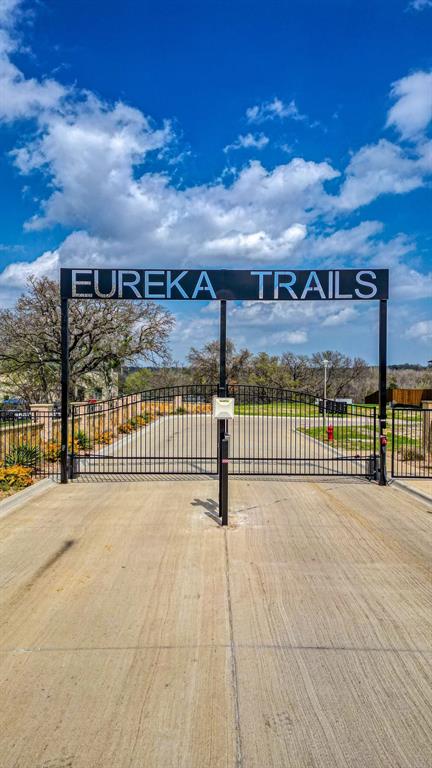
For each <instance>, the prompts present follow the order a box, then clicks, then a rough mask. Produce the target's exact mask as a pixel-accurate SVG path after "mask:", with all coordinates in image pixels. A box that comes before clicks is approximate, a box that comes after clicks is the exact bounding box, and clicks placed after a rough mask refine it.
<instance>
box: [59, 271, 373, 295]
mask: <svg viewBox="0 0 432 768" xmlns="http://www.w3.org/2000/svg"><path fill="white" fill-rule="evenodd" d="M60 290H61V297H62V298H63V299H129V300H132V299H135V300H136V299H156V300H166V299H168V300H170V299H176V300H178V299H180V300H183V301H185V300H188V301H190V300H192V301H198V300H207V301H209V300H210V301H212V300H221V299H226V300H228V301H235V300H241V301H254V300H263V301H275V300H276V301H326V300H333V301H334V300H335V299H336V300H344V301H349V300H361V301H370V300H371V299H372V300H377V299H387V298H388V270H387V269H317V270H307V269H300V270H290V269H278V270H273V269H252V270H246V269H240V270H229V269H207V270H200V269H61V270H60Z"/></svg>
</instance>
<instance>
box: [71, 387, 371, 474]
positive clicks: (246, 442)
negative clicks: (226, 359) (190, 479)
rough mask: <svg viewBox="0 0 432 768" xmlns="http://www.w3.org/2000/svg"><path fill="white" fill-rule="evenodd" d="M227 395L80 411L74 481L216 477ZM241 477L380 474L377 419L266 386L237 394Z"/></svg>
mask: <svg viewBox="0 0 432 768" xmlns="http://www.w3.org/2000/svg"><path fill="white" fill-rule="evenodd" d="M217 392H218V387H217V385H185V386H179V387H165V388H160V389H153V390H148V391H145V392H141V393H139V394H136V395H128V396H125V397H121V398H115V399H112V400H107V401H104V402H97V403H93V404H88V403H85V404H82V405H74V406H73V408H72V419H71V425H72V426H71V433H72V440H71V450H70V455H71V474H72V476H77V475H83V474H89V475H92V474H215V473H216V472H217V436H218V427H217V424H216V422H215V421H214V419H213V416H212V398H213V396H214V395H216V394H217ZM227 394H228V395H229V396H232V397H234V398H235V418H234V420H233V422H228V425H227V427H228V431H229V433H230V463H229V468H230V469H229V471H230V473H231V474H251V475H257V474H258V475H355V476H359V475H360V476H363V477H368V478H373V477H375V476H376V473H377V428H376V415H375V409H374V408H370V407H367V406H354V405H347V404H344V407H343V408H339V407H338V408H333V409H332V408H328V407H327V406H328V405H329V403H331V402H333V401H326V403H325V407H324V404H323V401H322V400H321V401H320V400H319V399H317V398H315V397H313V396H312V395H308V394H304V393H299V392H293V391H290V390H285V389H276V388H271V387H261V386H246V385H235V386H230V387H229V388H228V393H227Z"/></svg>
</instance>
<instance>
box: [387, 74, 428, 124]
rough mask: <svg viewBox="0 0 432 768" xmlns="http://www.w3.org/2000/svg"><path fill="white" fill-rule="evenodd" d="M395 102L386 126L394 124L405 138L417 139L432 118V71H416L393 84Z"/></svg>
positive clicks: (392, 93)
mask: <svg viewBox="0 0 432 768" xmlns="http://www.w3.org/2000/svg"><path fill="white" fill-rule="evenodd" d="M390 95H391V97H392V98H393V99H395V104H394V105H393V106H392V108H391V109H390V111H389V113H388V116H387V123H386V126H393V127H394V128H396V129H397V131H399V133H400V135H401V136H402V138H404V139H416V138H418V137H419V136H421V134H422V133H423V132H424V131H425V130H426V128H427V127H428V125H429V123H430V121H431V120H432V72H414V73H413V74H412V75H408V76H407V77H402V78H401V79H400V80H397V81H396V82H395V83H393V85H392V89H391V94H390Z"/></svg>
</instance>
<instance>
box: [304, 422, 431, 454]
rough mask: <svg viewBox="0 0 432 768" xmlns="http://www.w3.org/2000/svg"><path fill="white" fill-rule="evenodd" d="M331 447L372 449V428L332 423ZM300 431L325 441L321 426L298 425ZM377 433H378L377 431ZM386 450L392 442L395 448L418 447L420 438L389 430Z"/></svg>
mask: <svg viewBox="0 0 432 768" xmlns="http://www.w3.org/2000/svg"><path fill="white" fill-rule="evenodd" d="M333 427H334V431H333V438H334V439H333V443H331V445H332V446H333V448H342V449H345V450H346V449H349V450H350V451H353V452H359V453H360V452H362V451H365V450H367V451H373V429H372V428H371V427H368V426H354V427H352V426H350V425H348V424H343V425H341V426H339V427H338V426H337V425H333ZM299 430H300V432H303V433H304V434H305V435H310V437H314V438H315V439H316V440H321V442H323V443H327V442H328V441H327V432H326V430H325V429H324V427H323V426H319V427H300V428H299ZM377 434H378V433H377ZM387 439H388V442H387V450H389V451H391V449H392V446H393V444H394V445H395V447H396V449H397V450H399V449H400V448H405V447H407V446H410V447H413V448H418V449H420V439H416V438H411V437H404V436H403V435H398V434H397V433H395V434H394V435H393V434H392V432H391V431H390V430H389V431H388V432H387ZM375 450H376V452H378V440H377V445H376V449H375Z"/></svg>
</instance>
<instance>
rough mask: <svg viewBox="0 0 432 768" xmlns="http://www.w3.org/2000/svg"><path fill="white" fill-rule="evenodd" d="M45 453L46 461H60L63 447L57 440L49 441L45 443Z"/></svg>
mask: <svg viewBox="0 0 432 768" xmlns="http://www.w3.org/2000/svg"><path fill="white" fill-rule="evenodd" d="M43 452H44V456H45V459H46V461H53V462H54V461H58V460H59V458H60V454H61V445H60V443H59V442H57V440H49V441H48V442H47V443H45V445H44V451H43Z"/></svg>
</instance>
